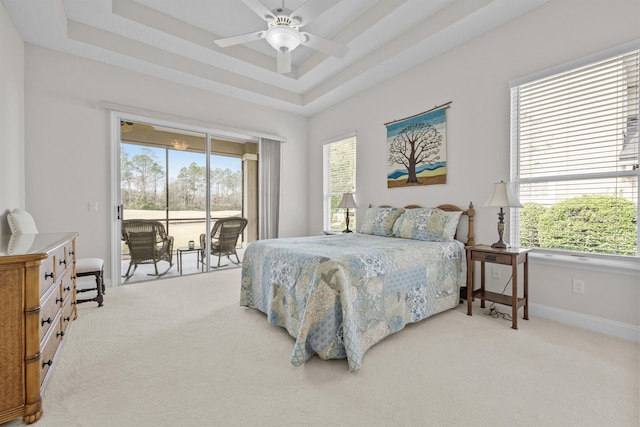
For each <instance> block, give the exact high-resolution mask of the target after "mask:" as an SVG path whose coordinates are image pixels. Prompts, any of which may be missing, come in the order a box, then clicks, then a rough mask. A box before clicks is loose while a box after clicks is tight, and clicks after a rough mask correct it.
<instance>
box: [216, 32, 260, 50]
mask: <svg viewBox="0 0 640 427" xmlns="http://www.w3.org/2000/svg"><path fill="white" fill-rule="evenodd" d="M263 35H264V31H256V32H254V33H248V34H240V35H237V36H233V37H227V38H226V39H218V40H215V42H216V44H217V45H218V46H220V47H228V46H233V45H236V44H242V43H249V42H252V41H255V40H261V39H262V38H263Z"/></svg>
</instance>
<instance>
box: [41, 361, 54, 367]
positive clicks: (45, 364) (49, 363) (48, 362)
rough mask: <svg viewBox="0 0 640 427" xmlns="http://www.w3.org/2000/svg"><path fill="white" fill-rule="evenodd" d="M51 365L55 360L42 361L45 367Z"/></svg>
mask: <svg viewBox="0 0 640 427" xmlns="http://www.w3.org/2000/svg"><path fill="white" fill-rule="evenodd" d="M47 365H48V366H51V365H53V360H51V359H49V360H47V361H46V362H42V367H43V368H44V367H45V366H47Z"/></svg>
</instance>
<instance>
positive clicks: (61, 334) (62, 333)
mask: <svg viewBox="0 0 640 427" xmlns="http://www.w3.org/2000/svg"><path fill="white" fill-rule="evenodd" d="M63 336H64V331H60V332H56V338H58V337H63Z"/></svg>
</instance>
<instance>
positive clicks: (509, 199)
mask: <svg viewBox="0 0 640 427" xmlns="http://www.w3.org/2000/svg"><path fill="white" fill-rule="evenodd" d="M484 206H487V207H495V208H500V212H499V213H498V237H499V240H498V241H497V242H495V243H494V244H493V245H491V247H492V248H499V249H506V248H508V247H509V244H508V243H506V242H505V241H504V240H503V238H502V237H503V235H504V211H503V208H521V207H522V204H521V203H520V201H519V200H518V198H517V197H516V195H515V194H514V193H513V191H511V187H510V186H509V184H508V183H505V182H504V181H500V182H496V183H494V184H493V192H492V193H491V196H490V197H489V200H487V201H486V202H485V203H484Z"/></svg>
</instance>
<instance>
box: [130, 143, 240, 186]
mask: <svg viewBox="0 0 640 427" xmlns="http://www.w3.org/2000/svg"><path fill="white" fill-rule="evenodd" d="M121 148H122V150H125V151H126V152H127V153H129V159H131V158H133V156H135V155H136V154H141V153H142V149H143V148H149V149H151V150H152V151H153V152H154V153H155V155H156V160H157V161H158V163H160V164H161V165H163V166H164V160H165V150H164V148H153V147H144V146H142V145H133V144H124V143H123V144H122V145H121ZM192 162H196V163H197V164H200V165H202V166H204V164H205V156H204V154H202V153H193V152H190V151H178V150H169V179H170V180H173V179H175V178H177V177H178V173H179V172H180V169H182V168H183V167H188V166H189V165H190V164H191V163H192ZM218 168H219V169H227V168H229V169H230V170H231V171H232V172H236V171H239V170H241V169H242V159H240V158H238V157H228V156H215V155H214V156H211V169H218Z"/></svg>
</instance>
